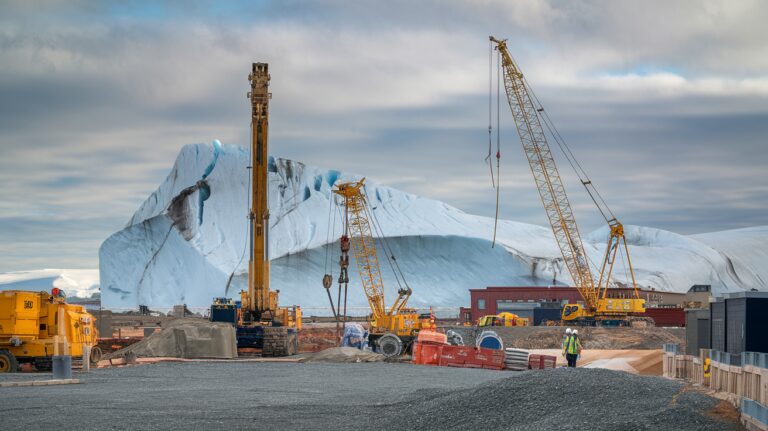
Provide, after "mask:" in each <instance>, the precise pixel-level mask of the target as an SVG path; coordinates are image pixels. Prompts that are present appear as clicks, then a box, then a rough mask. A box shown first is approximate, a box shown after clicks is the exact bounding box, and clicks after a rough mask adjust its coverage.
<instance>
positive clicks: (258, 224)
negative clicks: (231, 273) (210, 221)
mask: <svg viewBox="0 0 768 431" xmlns="http://www.w3.org/2000/svg"><path fill="white" fill-rule="evenodd" d="M248 80H249V81H251V91H250V92H249V93H248V98H249V99H250V100H251V185H252V186H251V211H250V213H249V215H248V218H249V220H250V221H251V222H250V239H251V256H250V260H249V261H248V290H247V291H242V292H240V296H241V304H242V305H241V307H242V312H241V314H240V319H239V320H240V322H239V323H240V324H241V325H248V324H258V325H272V326H289V327H301V309H300V308H299V307H297V306H293V307H278V294H279V293H280V291H279V290H274V291H273V290H270V288H269V204H268V199H267V198H268V194H269V191H268V190H269V173H268V167H267V165H268V159H269V146H268V142H269V140H268V132H269V99H270V98H271V97H272V94H271V93H270V92H269V80H270V75H269V65H268V64H267V63H253V65H252V69H251V73H250V75H248Z"/></svg>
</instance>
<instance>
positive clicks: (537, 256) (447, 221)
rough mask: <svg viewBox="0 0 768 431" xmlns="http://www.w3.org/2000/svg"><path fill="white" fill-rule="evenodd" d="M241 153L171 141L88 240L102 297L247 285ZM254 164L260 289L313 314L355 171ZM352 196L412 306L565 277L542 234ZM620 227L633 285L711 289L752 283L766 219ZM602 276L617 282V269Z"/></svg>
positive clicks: (392, 285)
mask: <svg viewBox="0 0 768 431" xmlns="http://www.w3.org/2000/svg"><path fill="white" fill-rule="evenodd" d="M249 161H250V157H249V152H248V150H246V149H245V148H243V147H240V146H236V145H221V144H220V143H219V142H218V141H215V142H214V143H213V144H212V145H207V144H190V145H186V146H184V147H183V148H182V149H181V151H180V153H179V155H178V157H177V159H176V162H175V163H174V165H173V167H172V169H171V171H170V173H169V174H168V177H167V178H166V179H165V181H164V182H163V183H162V184H161V185H160V186H159V187H158V189H157V190H156V191H155V192H153V193H152V194H151V195H150V196H149V197H148V198H147V199H146V200H145V201H144V202H143V203H142V204H141V206H140V207H139V208H138V210H137V211H136V212H135V213H134V214H133V216H132V217H131V218H130V220H129V222H128V223H127V225H126V226H125V227H124V228H123V229H122V230H120V231H118V232H116V233H114V234H113V235H111V236H110V237H109V238H107V239H106V240H105V241H104V242H103V243H102V245H101V247H100V250H99V272H100V282H101V288H102V302H103V304H104V305H105V306H106V307H113V308H136V307H137V306H138V305H139V304H141V305H149V306H152V307H170V306H172V305H174V304H182V303H185V304H187V305H188V306H191V307H205V306H207V305H209V304H210V303H211V300H212V298H214V297H222V296H227V297H233V298H237V297H239V294H238V292H239V291H240V290H241V289H243V288H245V286H246V282H247V267H248V247H247V246H248V243H247V240H248V233H247V232H248V220H247V214H248V206H249V203H248V197H249V193H248V188H249V186H250V184H249V177H250V173H249V171H248V169H247V168H248V164H249ZM268 170H269V203H270V231H269V253H270V259H271V261H272V270H271V285H272V288H273V289H278V290H280V302H281V303H282V304H285V305H288V304H297V305H301V306H302V308H304V309H305V312H308V313H311V314H327V313H328V312H329V307H328V299H327V296H326V293H325V292H324V289H323V287H322V283H321V279H322V276H323V274H324V273H326V271H328V270H330V269H332V271H333V274H334V275H335V276H337V275H338V267H337V263H336V262H337V259H338V242H336V241H335V239H336V238H337V237H338V236H339V235H340V232H341V210H340V208H339V207H338V206H337V202H336V201H335V199H334V195H333V193H332V191H331V190H332V187H333V185H334V184H335V183H336V182H339V181H352V180H357V179H360V178H361V176H360V175H356V174H354V173H348V172H341V171H338V170H330V169H320V168H316V167H311V166H307V165H305V164H303V163H300V162H296V161H292V160H286V159H281V158H274V157H271V156H270V158H269V169H268ZM366 191H367V193H368V196H369V200H370V203H371V206H372V207H373V213H374V214H375V215H376V219H377V220H378V223H379V224H380V225H381V228H382V229H381V230H382V232H384V233H385V235H386V237H385V240H386V241H387V244H389V246H390V247H391V248H392V251H393V254H395V256H396V257H397V261H398V262H399V264H400V266H401V268H402V270H403V272H404V273H405V274H406V278H407V281H408V284H409V285H410V286H411V287H412V288H413V291H414V293H413V296H412V297H411V300H410V301H409V304H410V305H412V306H415V307H420V308H425V307H429V306H432V307H435V308H436V309H439V308H453V309H456V308H458V307H459V306H464V305H467V304H468V302H469V290H468V289H470V288H483V287H486V286H492V285H496V286H499V285H502V286H514V285H551V284H553V283H558V284H559V283H562V284H568V283H570V281H571V280H570V277H569V275H568V274H567V271H566V270H565V267H564V265H563V262H562V258H561V257H560V253H559V250H558V248H557V245H556V243H555V241H554V237H553V235H552V232H551V231H550V229H549V228H546V227H543V226H536V225H532V224H526V223H519V222H515V221H511V220H500V221H499V226H498V234H497V246H496V247H494V248H491V242H490V237H491V234H492V229H493V219H491V218H488V217H482V216H477V215H472V214H468V213H465V212H464V211H461V210H459V209H457V208H454V207H452V206H450V205H447V204H445V203H443V202H440V201H437V200H432V199H428V198H424V197H420V196H416V195H413V194H409V193H405V192H402V191H399V190H396V189H394V188H391V187H387V186H385V185H382V184H379V183H377V182H376V181H375V180H372V179H368V180H367V181H366ZM625 229H626V237H627V241H628V243H629V247H630V253H631V256H632V263H633V267H634V269H635V276H636V279H637V283H638V285H640V286H643V287H648V288H653V289H657V290H661V291H675V292H684V291H687V289H688V288H689V287H690V286H691V285H693V284H711V285H712V286H713V290H714V291H715V292H716V293H723V292H731V291H739V290H748V289H752V288H757V289H766V281H768V269H766V265H765V262H766V259H765V258H766V257H767V256H766V255H768V246H766V244H768V226H762V227H755V228H749V229H741V230H734V231H725V232H715V233H711V234H700V235H692V236H684V235H678V234H675V233H672V232H668V231H664V230H660V229H654V228H650V227H641V226H625ZM607 236H608V231H607V228H603V229H598V230H597V231H595V232H592V233H590V234H588V235H586V236H585V247H586V249H587V254H588V255H589V257H590V259H591V260H592V261H593V262H600V261H601V259H602V254H603V252H604V247H605V242H606V239H607ZM380 253H382V251H381V249H380ZM380 261H381V264H382V274H383V275H384V284H385V292H386V295H387V298H389V300H391V299H392V298H393V297H394V296H395V292H396V290H397V287H398V286H397V281H396V280H395V278H394V275H393V273H392V271H390V270H389V268H388V265H387V263H386V260H385V259H383V257H382V256H380ZM356 271H357V269H356V267H355V265H354V264H352V265H350V274H349V275H350V285H349V297H348V298H349V299H348V309H350V310H351V311H352V312H353V313H355V312H357V314H365V310H366V309H367V302H366V300H365V297H364V296H363V292H362V287H361V284H360V281H359V280H360V278H359V274H358V273H357V272H356ZM614 279H615V280H616V281H617V282H618V283H625V284H626V283H627V282H628V280H627V277H626V274H625V273H624V272H623V271H622V269H621V268H617V270H616V273H615V277H614ZM335 289H336V287H335V286H334V288H333V291H334V295H335Z"/></svg>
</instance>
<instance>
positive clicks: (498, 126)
mask: <svg viewBox="0 0 768 431" xmlns="http://www.w3.org/2000/svg"><path fill="white" fill-rule="evenodd" d="M501 75H502V71H501V53H497V55H496V214H495V216H494V218H493V241H491V248H494V247H495V246H496V231H497V228H498V226H499V199H500V193H501V176H500V175H501V173H500V171H501V169H500V168H501V114H500V112H501ZM491 80H492V79H491ZM491 93H492V91H491ZM489 132H490V131H489ZM489 149H490V147H489ZM491 177H493V173H491Z"/></svg>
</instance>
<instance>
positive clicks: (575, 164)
mask: <svg viewBox="0 0 768 431" xmlns="http://www.w3.org/2000/svg"><path fill="white" fill-rule="evenodd" d="M523 81H524V82H525V87H526V89H527V90H528V92H529V93H530V94H531V95H532V96H533V98H534V100H536V104H537V105H538V109H537V110H536V111H537V112H539V114H540V115H539V118H541V119H542V120H543V122H544V125H545V126H546V127H547V130H549V133H550V134H551V135H552V138H554V140H555V142H556V143H557V146H558V147H560V151H562V152H563V155H564V156H565V159H566V160H567V161H568V164H569V165H571V168H572V169H573V171H574V172H575V173H576V176H577V177H578V178H579V181H581V184H582V185H583V186H584V188H585V189H586V190H587V194H589V197H590V198H591V199H592V202H594V204H595V206H596V207H597V210H598V211H600V215H602V216H603V218H604V219H605V221H606V222H610V220H609V218H608V216H607V215H606V212H607V213H608V214H610V216H611V217H612V218H613V219H616V215H614V214H613V211H611V208H610V207H609V206H608V203H606V202H605V199H603V196H602V195H601V194H600V192H599V191H598V190H597V188H596V187H595V185H594V184H593V183H592V180H590V179H589V176H588V175H587V172H586V171H585V170H584V168H583V167H582V166H581V164H580V163H579V161H578V159H577V158H576V156H575V155H574V154H573V151H571V148H570V147H569V146H568V144H567V143H566V142H565V139H563V136H562V135H561V134H560V131H559V130H557V127H555V124H554V122H553V121H552V119H551V118H550V117H549V113H548V112H547V111H546V110H545V109H544V105H542V104H541V101H540V100H539V98H538V96H536V93H535V92H534V91H533V88H532V87H531V85H530V84H528V80H527V79H525V78H523ZM590 186H591V187H592V189H591V190H590ZM593 192H594V193H593ZM595 196H597V199H596V198H595ZM598 199H599V200H600V202H601V203H602V204H603V205H602V206H601V205H600V203H598V201H597V200H598ZM603 208H605V211H604V210H603Z"/></svg>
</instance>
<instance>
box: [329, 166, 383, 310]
mask: <svg viewBox="0 0 768 431" xmlns="http://www.w3.org/2000/svg"><path fill="white" fill-rule="evenodd" d="M364 180H365V179H363V180H360V181H358V182H354V183H344V184H339V185H338V187H337V190H334V192H335V193H337V194H339V195H341V196H342V197H343V198H344V200H345V208H346V211H347V220H348V226H349V228H350V230H351V232H350V238H349V239H350V245H351V249H352V255H353V256H354V257H355V261H356V262H357V270H358V272H359V273H360V276H361V278H362V281H363V289H364V290H365V296H366V297H367V298H368V304H369V305H370V307H371V312H372V314H373V317H374V318H380V317H382V316H384V314H385V312H386V311H385V305H384V282H383V281H382V278H381V268H380V267H379V258H378V256H377V255H376V246H375V244H374V242H373V241H374V239H373V231H372V230H371V223H370V215H369V214H368V205H367V203H366V201H365V195H364V194H363V192H362V190H361V188H362V187H363V181H364Z"/></svg>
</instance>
